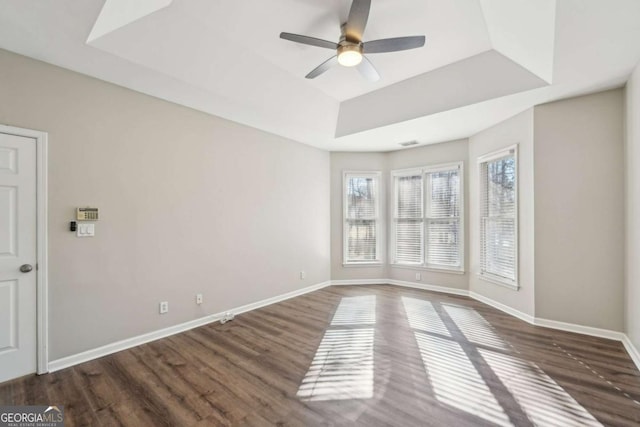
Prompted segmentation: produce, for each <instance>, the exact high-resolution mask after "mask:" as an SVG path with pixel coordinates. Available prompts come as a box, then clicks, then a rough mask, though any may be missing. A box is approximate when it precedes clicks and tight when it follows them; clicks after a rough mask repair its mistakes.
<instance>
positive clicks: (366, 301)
mask: <svg viewBox="0 0 640 427" xmlns="http://www.w3.org/2000/svg"><path fill="white" fill-rule="evenodd" d="M374 323H376V296H375V295H365V296H359V297H345V298H342V300H341V301H340V304H339V305H338V308H337V309H336V313H335V314H334V315H333V320H331V326H340V325H373V324H374Z"/></svg>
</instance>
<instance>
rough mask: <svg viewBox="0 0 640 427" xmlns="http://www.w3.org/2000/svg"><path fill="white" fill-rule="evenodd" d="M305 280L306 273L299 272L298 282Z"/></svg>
mask: <svg viewBox="0 0 640 427" xmlns="http://www.w3.org/2000/svg"><path fill="white" fill-rule="evenodd" d="M306 278H307V272H306V271H301V272H300V280H304V279H306Z"/></svg>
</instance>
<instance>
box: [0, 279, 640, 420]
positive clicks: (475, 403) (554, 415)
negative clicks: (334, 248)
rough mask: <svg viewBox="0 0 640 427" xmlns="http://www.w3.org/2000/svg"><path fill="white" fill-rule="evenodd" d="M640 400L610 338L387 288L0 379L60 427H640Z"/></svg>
mask: <svg viewBox="0 0 640 427" xmlns="http://www.w3.org/2000/svg"><path fill="white" fill-rule="evenodd" d="M639 402H640V373H639V372H638V370H637V369H636V368H635V366H634V365H633V362H632V361H631V359H630V358H629V356H628V355H627V354H626V352H625V350H624V348H623V346H622V345H621V344H620V343H619V342H615V341H609V340H605V339H599V338H593V337H588V336H582V335H578V334H572V333H567V332H561V331H555V330H551V329H545V328H541V327H535V326H531V325H529V324H527V323H525V322H523V321H521V320H518V319H516V318H513V317H511V316H509V315H507V314H505V313H502V312H500V311H498V310H495V309H493V308H491V307H489V306H486V305H484V304H482V303H480V302H477V301H474V300H471V299H469V298H466V297H456V296H450V295H444V294H438V293H432V292H426V291H420V290H415V289H409V288H401V287H395V286H357V287H349V286H345V287H329V288H325V289H323V290H320V291H316V292H313V293H310V294H307V295H304V296H300V297H297V298H294V299H290V300H288V301H284V302H281V303H278V304H274V305H271V306H268V307H265V308H262V309H259V310H255V311H252V312H250V313H245V314H242V315H239V316H237V317H236V319H235V320H233V321H232V322H229V323H226V324H224V325H221V324H218V323H216V324H211V325H207V326H203V327H200V328H197V329H193V330H191V331H188V332H185V333H182V334H179V335H174V336H172V337H169V338H165V339H162V340H159V341H155V342H152V343H149V344H145V345H142V346H139V347H136V348H133V349H130V350H126V351H122V352H120V353H117V354H114V355H111V356H107V357H104V358H101V359H98V360H94V361H91V362H88V363H84V364H81V365H78V366H75V367H72V368H68V369H65V370H62V371H59V372H55V373H52V374H48V375H43V376H30V377H25V378H20V379H17V380H14V381H11V382H7V383H3V384H0V405H27V404H40V405H50V404H51V405H54V404H57V405H64V409H65V418H66V420H65V421H66V424H65V425H66V426H68V427H69V426H76V425H92V426H93V425H97V426H101V425H103V426H111V425H126V426H163V425H172V426H204V425H238V426H242V425H255V426H269V425H293V426H315V425H367V426H378V425H391V426H431V425H433V426H484V425H516V426H532V425H540V426H556V427H565V426H585V425H586V426H588V425H610V426H631V425H636V426H637V425H640V403H639Z"/></svg>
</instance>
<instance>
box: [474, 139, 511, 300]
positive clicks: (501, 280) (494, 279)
mask: <svg viewBox="0 0 640 427" xmlns="http://www.w3.org/2000/svg"><path fill="white" fill-rule="evenodd" d="M510 155H513V158H514V163H515V168H516V171H515V185H514V190H515V196H514V199H515V214H514V227H515V233H514V245H515V263H514V277H515V280H511V279H509V278H506V277H502V276H498V275H495V274H491V273H489V272H484V271H482V265H483V264H484V263H483V260H482V256H483V255H482V241H483V236H482V233H483V228H482V215H483V213H482V212H481V210H482V195H483V192H484V191H486V189H484V188H483V186H484V185H485V183H484V182H483V180H482V168H483V164H484V163H488V162H490V161H492V160H497V159H500V158H503V157H508V156H510ZM478 184H479V185H478V230H479V231H480V235H479V239H478V244H479V245H480V248H479V249H480V250H479V257H480V259H479V261H480V262H479V269H480V271H479V272H478V276H479V277H480V278H481V279H482V280H484V281H487V282H490V283H494V284H497V285H502V286H506V287H508V288H511V289H514V290H518V289H519V288H520V283H519V277H520V276H519V270H520V226H519V217H520V201H519V193H520V192H519V187H520V165H519V163H518V144H514V145H510V146H508V147H505V148H502V149H500V150H496V151H493V152H491V153H487V154H485V155H483V156H481V157H478Z"/></svg>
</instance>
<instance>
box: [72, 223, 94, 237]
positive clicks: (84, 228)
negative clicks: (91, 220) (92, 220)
mask: <svg viewBox="0 0 640 427" xmlns="http://www.w3.org/2000/svg"><path fill="white" fill-rule="evenodd" d="M95 235H96V225H95V224H82V223H80V224H78V228H76V236H77V237H93V236H95Z"/></svg>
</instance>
